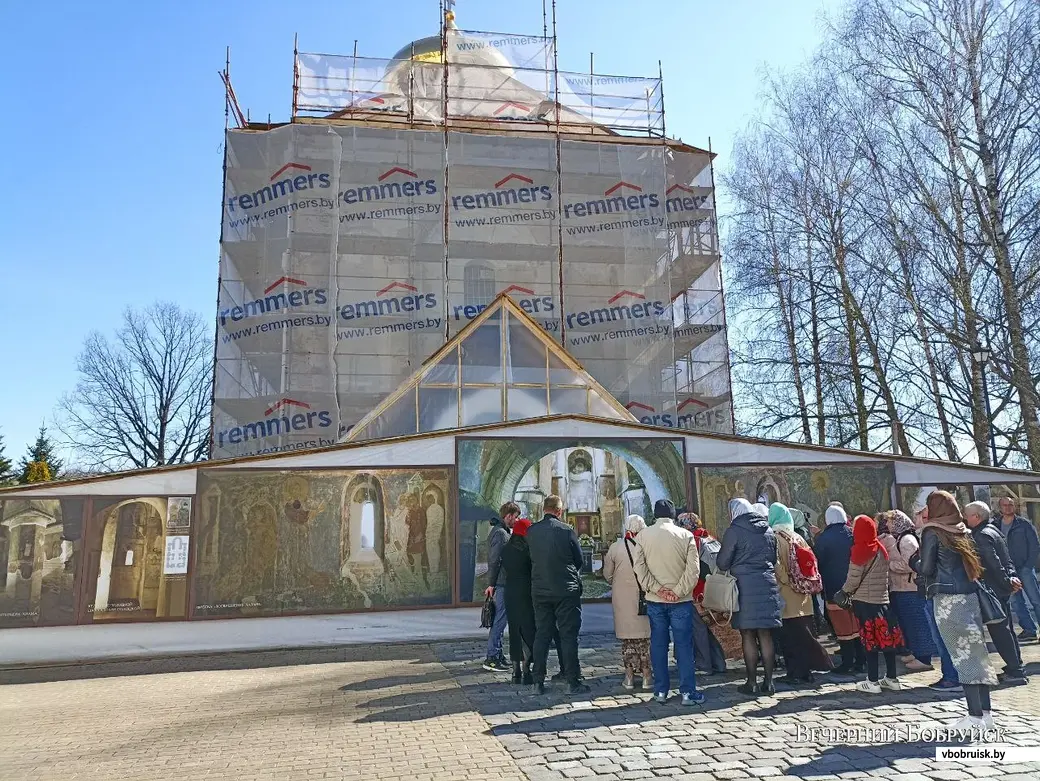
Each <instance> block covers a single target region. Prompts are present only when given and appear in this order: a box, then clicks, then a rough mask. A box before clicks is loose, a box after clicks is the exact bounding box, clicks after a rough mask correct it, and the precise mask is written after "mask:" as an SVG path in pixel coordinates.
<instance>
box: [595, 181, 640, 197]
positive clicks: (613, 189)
mask: <svg viewBox="0 0 1040 781" xmlns="http://www.w3.org/2000/svg"><path fill="white" fill-rule="evenodd" d="M622 187H627V188H628V189H630V190H635V191H636V192H637V193H641V192H643V188H642V187H637V186H636V185H634V184H629V183H628V182H618V183H617V184H615V185H614V186H613V187H611V188H610V189H609V190H606V191H605V192H604V193H603V194H604V195H613V194H614V193H615V192H617V191H618V190H620V189H621V188H622Z"/></svg>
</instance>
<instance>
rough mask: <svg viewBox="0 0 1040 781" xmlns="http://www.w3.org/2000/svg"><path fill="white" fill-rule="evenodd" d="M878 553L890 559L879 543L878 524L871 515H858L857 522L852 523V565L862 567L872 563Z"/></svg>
mask: <svg viewBox="0 0 1040 781" xmlns="http://www.w3.org/2000/svg"><path fill="white" fill-rule="evenodd" d="M878 551H881V555H882V556H884V557H885V558H886V559H887V558H888V551H887V550H885V546H884V545H882V544H881V543H880V542H878V538H877V524H876V523H874V519H873V518H871V517H870V516H869V515H857V516H856V520H854V521H853V522H852V556H851V561H852V563H853V564H856V565H858V566H860V567H862V566H863V565H864V564H866V563H867V562H869V561H871V560H872V559H873V558H874V556H876V555H877V552H878Z"/></svg>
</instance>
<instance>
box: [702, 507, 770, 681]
mask: <svg viewBox="0 0 1040 781" xmlns="http://www.w3.org/2000/svg"><path fill="white" fill-rule="evenodd" d="M729 513H730V518H731V519H732V520H731V522H730V525H729V528H728V529H726V533H725V534H724V535H723V536H722V549H721V550H720V551H719V555H718V557H717V558H716V559H715V564H716V566H717V567H718V569H719V570H721V571H723V572H728V573H729V574H730V575H732V576H733V577H735V578H736V580H737V591H738V595H737V600H738V606H739V610H738V611H737V612H736V613H734V614H733V616H732V618H731V619H730V625H731V626H732V627H733V628H734V629H739V630H740V639H741V645H742V648H743V651H744V668H745V670H746V671H747V681H745V682H744V683H743V684H741V685H740V686H738V687H737V691H739V692H740V693H741V694H747V695H750V696H755V695H757V694H760V693H761V694H774V693H775V692H776V689H775V687H774V685H773V669H774V666H775V664H776V654H775V649H774V647H773V630H774V629H779V628H780V627H781V626H783V622H782V620H781V618H780V614H781V607H780V588H779V586H778V585H777V582H776V573H775V568H776V535H774V534H773V531H772V529H770V528H769V522H768V521H767V520H766V518H765V517H764V516H762V515H760V514H759V513H757V512H755V511H754V510H753V509H752V507H751V503H750V502H749V501H748V500H747V499H734V500H732V501H731V502H730V503H729ZM759 646H761V656H762V666H763V668H764V669H765V677H764V678H763V680H762V683H761V685H757V676H758V658H759Z"/></svg>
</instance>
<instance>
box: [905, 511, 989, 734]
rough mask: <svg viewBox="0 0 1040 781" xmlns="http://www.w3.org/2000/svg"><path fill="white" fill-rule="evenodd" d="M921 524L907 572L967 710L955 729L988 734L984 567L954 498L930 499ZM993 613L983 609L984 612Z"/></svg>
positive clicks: (987, 662) (922, 514)
mask: <svg viewBox="0 0 1040 781" xmlns="http://www.w3.org/2000/svg"><path fill="white" fill-rule="evenodd" d="M921 521H922V523H921V526H920V529H921V550H920V552H919V554H918V555H917V556H915V557H914V558H913V559H911V560H910V566H911V567H913V569H914V571H915V572H916V573H917V576H918V581H919V583H921V584H923V587H924V589H925V593H926V595H927V596H929V597H930V598H931V599H932V603H933V606H934V609H935V623H936V624H937V625H938V627H939V634H940V636H941V637H942V640H943V644H944V645H945V646H946V648H947V649H948V650H949V653H950V658H951V660H952V661H953V666H954V667H955V668H956V669H957V676H958V678H959V679H960V683H961V685H962V686H963V687H964V697H965V699H966V700H967V704H968V715H967V716H965V717H964V718H962V719H961V720H960V721H958V722H956V723H955V724H954V725H953V729H956V730H966V729H988V728H991V727H992V726H993V716H992V714H991V712H990V710H991V709H990V697H989V690H990V687H991V686H996V685H997V673H996V671H995V670H994V669H993V665H992V664H990V661H989V651H988V650H987V649H986V637H985V634H984V618H983V614H984V608H983V605H982V604H981V603H980V596H979V593H978V581H979V579H980V578H981V577H982V574H983V570H982V562H981V561H980V560H979V555H978V553H977V552H976V551H975V545H974V543H973V542H972V538H971V533H970V532H969V531H968V527H967V526H966V525H965V523H964V517H963V516H962V514H961V508H960V505H959V504H957V500H956V499H955V498H954V496H953V494H951V493H948V492H946V491H933V492H932V493H931V494H929V495H928V501H927V503H926V505H925V508H924V510H923V511H922V512H921ZM992 607H993V606H992V605H991V604H987V610H990V611H992ZM991 618H992V619H995V618H996V616H995V615H993V616H991Z"/></svg>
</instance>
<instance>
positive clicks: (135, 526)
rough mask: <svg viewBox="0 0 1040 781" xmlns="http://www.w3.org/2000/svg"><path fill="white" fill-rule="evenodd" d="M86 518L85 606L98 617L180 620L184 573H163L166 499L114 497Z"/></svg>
mask: <svg viewBox="0 0 1040 781" xmlns="http://www.w3.org/2000/svg"><path fill="white" fill-rule="evenodd" d="M99 504H100V505H101V506H100V507H99V506H98V505H97V504H95V507H94V513H93V517H92V518H91V519H90V531H89V535H88V551H87V558H88V561H89V564H90V568H89V569H88V571H87V579H88V585H87V589H88V594H87V605H86V610H87V613H88V615H89V616H90V619H91V620H92V621H94V622H99V621H121V620H123V621H125V620H134V621H141V620H149V619H160V618H183V617H184V615H185V613H186V605H187V588H186V575H185V574H184V573H180V574H178V575H172V576H168V575H166V574H165V572H164V556H165V553H166V531H165V526H166V513H167V500H166V499H165V498H158V497H139V498H133V499H115V500H110V501H108V502H100V503H99Z"/></svg>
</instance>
